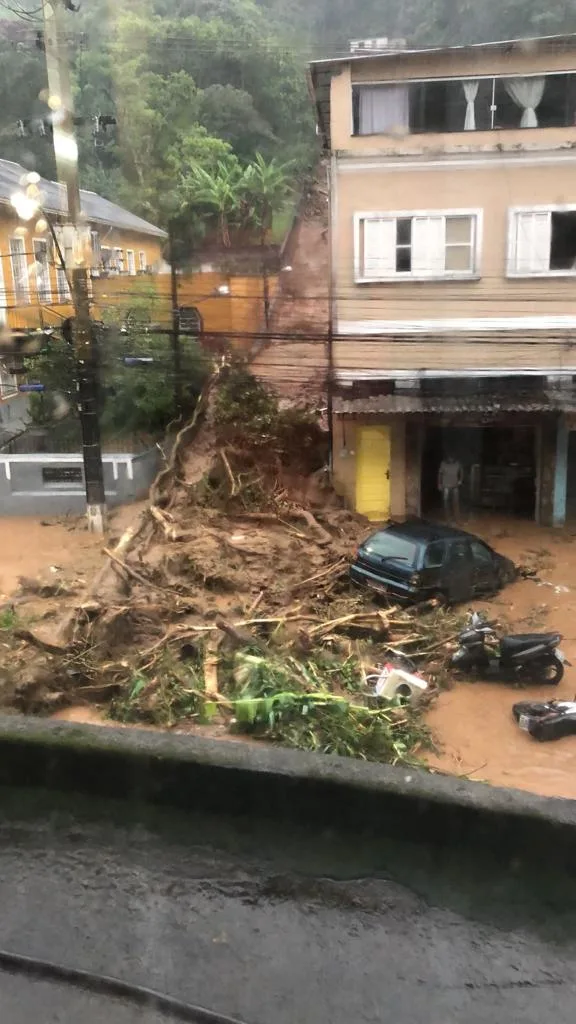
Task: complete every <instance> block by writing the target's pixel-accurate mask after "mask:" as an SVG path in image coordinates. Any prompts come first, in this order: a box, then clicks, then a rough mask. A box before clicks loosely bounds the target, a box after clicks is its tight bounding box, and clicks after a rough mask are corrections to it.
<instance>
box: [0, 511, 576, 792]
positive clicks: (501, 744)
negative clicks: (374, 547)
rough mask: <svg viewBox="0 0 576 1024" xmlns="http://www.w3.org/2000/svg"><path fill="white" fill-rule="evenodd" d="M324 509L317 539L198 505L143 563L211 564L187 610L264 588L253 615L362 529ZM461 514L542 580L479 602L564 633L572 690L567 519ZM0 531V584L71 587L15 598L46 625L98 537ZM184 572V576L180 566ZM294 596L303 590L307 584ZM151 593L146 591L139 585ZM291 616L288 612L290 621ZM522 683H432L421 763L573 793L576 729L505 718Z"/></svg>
mask: <svg viewBox="0 0 576 1024" xmlns="http://www.w3.org/2000/svg"><path fill="white" fill-rule="evenodd" d="M134 512H138V509H123V510H122V511H121V512H120V513H117V514H116V517H114V518H113V534H114V535H115V536H118V535H119V534H120V533H121V532H122V530H123V529H124V528H125V526H126V525H127V523H128V522H129V521H130V518H131V516H132V515H133V514H134ZM330 516H331V517H332V519H331V522H332V525H330V524H329V523H326V524H325V525H326V526H327V528H328V529H329V530H330V532H331V533H332V535H333V538H334V540H333V543H332V545H331V546H330V548H329V549H328V550H327V549H326V547H324V546H322V545H320V546H319V545H317V544H316V543H315V541H314V540H313V538H314V531H310V530H309V527H308V526H307V524H306V523H300V522H299V521H287V522H286V525H284V524H282V523H266V522H257V521H254V520H250V519H247V520H244V521H240V520H237V521H236V520H233V519H230V520H227V521H226V522H225V527H226V528H225V529H223V528H222V527H223V523H222V522H221V521H220V520H219V518H218V516H217V514H215V513H213V512H212V511H210V510H208V511H203V512H202V514H201V516H198V515H195V516H192V515H191V517H190V523H189V527H188V528H189V529H190V531H191V533H190V537H189V538H188V540H187V541H185V542H184V543H179V544H177V545H172V547H170V546H167V545H166V544H164V543H158V544H157V548H156V552H155V550H154V548H152V549H151V550H150V552H149V558H150V562H149V564H150V565H154V564H156V565H162V566H164V567H165V566H166V565H167V567H168V571H169V572H171V573H172V574H173V575H175V574H177V573H178V572H180V571H181V570H182V565H183V564H184V565H185V564H186V560H187V559H192V560H193V561H194V564H196V565H197V566H198V565H200V566H201V567H202V574H203V575H204V576H205V577H209V576H210V573H211V572H212V573H213V574H215V575H216V577H217V579H216V581H213V585H210V583H209V585H208V587H207V588H205V586H204V583H203V581H202V579H201V578H199V579H198V587H197V590H196V594H197V596H198V605H197V608H196V612H195V621H203V617H204V619H206V620H207V617H210V616H212V617H213V616H214V615H216V614H221V613H224V614H226V615H230V616H232V617H236V618H238V617H242V616H245V615H246V614H248V612H249V609H250V607H251V605H252V604H253V602H254V601H256V600H257V599H258V597H259V595H260V594H261V593H262V591H265V599H264V597H263V598H262V599H261V601H260V604H259V606H258V608H257V610H256V612H255V613H254V616H258V615H259V614H262V615H263V616H265V615H269V614H271V613H272V614H273V613H275V612H278V613H280V612H281V610H282V608H285V607H286V606H287V604H290V602H292V604H293V605H294V604H296V602H297V599H299V598H300V597H302V596H303V595H299V594H298V592H295V593H291V590H290V588H291V587H292V586H293V584H294V583H295V582H297V581H298V580H302V579H305V578H306V577H307V576H310V575H313V574H314V573H315V572H317V571H322V567H323V566H325V565H326V564H328V565H329V564H331V563H333V562H335V561H336V560H337V559H338V558H339V557H344V558H345V557H349V556H350V555H352V553H353V551H354V548H355V545H356V541H357V538H358V537H359V536H361V535H362V531H363V530H366V527H363V526H362V525H361V524H359V523H358V521H355V520H354V518H353V517H347V516H346V514H343V513H340V512H339V511H338V510H332V512H331V513H330V515H329V518H330ZM464 525H465V526H466V528H467V529H469V530H471V531H473V532H476V533H478V534H479V535H481V536H483V537H484V538H485V539H486V540H488V541H489V542H490V543H491V544H492V545H493V546H494V547H495V548H496V549H497V550H499V551H501V552H502V553H503V554H506V555H508V556H509V557H512V558H513V559H514V560H515V561H517V562H519V563H522V564H528V565H532V566H534V567H535V568H536V570H537V571H538V575H539V577H540V580H541V581H542V582H540V583H538V582H534V581H533V580H530V579H522V580H520V581H518V582H517V583H515V584H513V585H512V586H509V587H507V588H506V590H504V591H503V592H502V593H501V594H500V595H498V596H497V597H496V598H495V599H494V600H492V601H491V602H487V603H485V604H484V607H486V608H489V614H490V617H500V618H501V619H502V621H503V623H504V624H505V628H510V629H511V630H512V631H516V632H527V631H532V630H552V629H554V630H559V631H560V632H561V633H563V635H564V640H563V642H562V646H563V649H564V651H565V653H566V655H567V657H568V659H569V660H570V661H572V662H573V663H574V666H575V667H574V668H567V669H566V674H565V677H564V680H563V681H562V683H561V684H560V686H559V687H558V689H557V690H556V691H555V693H554V695H555V696H558V697H563V698H570V699H572V698H573V697H574V696H575V694H576V534H575V533H572V532H571V531H570V530H569V529H567V530H561V531H554V530H547V529H543V528H540V527H537V526H536V525H534V524H532V523H523V522H518V521H512V520H507V519H504V518H502V519H496V518H494V517H484V518H482V519H475V520H470V521H469V522H467V523H466V524H464ZM299 533H301V534H304V535H308V536H309V538H310V542H309V543H308V542H307V541H303V540H302V539H301V538H300V537H298V536H297V534H299ZM0 541H1V542H2V550H3V567H2V573H3V575H2V581H3V582H2V586H3V589H4V593H7V592H9V591H10V590H12V592H15V591H16V590H17V587H18V577H19V576H21V575H24V576H26V577H34V578H37V579H40V580H41V581H45V582H46V583H47V584H48V585H49V586H54V585H55V583H56V584H57V585H58V586H59V585H62V586H63V587H64V589H67V588H69V589H70V590H71V593H69V594H68V595H66V596H64V597H59V596H55V597H48V598H41V597H39V596H38V595H37V594H33V593H29V594H28V595H27V596H26V601H25V603H24V604H23V605H22V606H18V609H17V610H18V614H19V615H22V616H27V615H30V616H31V617H32V619H33V621H34V622H35V623H36V624H38V625H40V626H42V628H46V627H48V628H50V626H51V623H53V622H54V621H55V620H56V618H57V617H58V615H60V614H61V611H62V607H63V605H64V604H68V605H73V604H74V602H75V601H78V599H79V597H80V596H81V595H82V593H83V589H84V587H85V586H86V584H87V582H88V581H89V580H90V578H91V577H92V575H93V574H94V571H95V569H96V568H97V567H98V565H100V564H101V562H102V555H101V546H102V545H101V541H96V540H95V539H94V538H91V537H90V536H89V535H88V534H87V533H86V532H85V530H84V529H83V524H82V522H81V521H79V522H75V523H62V522H59V523H54V524H53V525H50V526H42V525H41V524H40V522H39V521H35V520H33V519H29V518H26V519H19V520H16V521H14V520H12V519H0ZM166 560H168V561H166ZM54 569H56V572H54ZM185 577H186V580H187V581H188V582H189V580H190V575H189V573H188V571H187V570H186V571H185ZM305 596H306V601H310V599H311V595H310V594H309V593H308V594H307V595H305ZM333 596H334V595H332V596H331V594H330V592H329V593H328V595H326V594H325V593H324V592H322V593H320V595H319V596H318V595H314V594H312V598H313V600H314V601H315V602H316V604H315V613H316V614H318V615H320V617H321V616H322V615H323V614H326V616H327V617H329V613H330V607H331V601H332V598H333ZM151 597H152V592H151V593H150V594H149V595H148V598H150V599H151ZM305 603H306V602H304V604H305ZM263 609H266V611H264V610H263ZM301 610H302V612H303V614H306V611H307V610H309V608H306V607H304V608H302V609H301ZM298 625H299V624H298V623H295V624H294V628H295V629H297V628H298ZM304 625H305V623H304ZM153 628H155V629H157V630H158V632H161V631H162V623H161V622H157V623H156V625H155V626H154V627H153ZM149 640H150V637H148V641H149ZM148 641H147V642H148ZM527 693H528V691H526V690H523V691H518V690H514V689H511V688H510V687H507V686H504V685H499V684H490V683H470V682H459V683H456V684H455V685H454V686H453V687H452V688H450V689H448V690H445V691H443V692H441V694H440V696H439V697H438V699H437V700H436V701H435V702H434V704H433V706H432V708H431V710H430V712H429V713H428V715H427V721H428V724H429V726H430V727H431V730H432V736H433V739H434V742H435V744H436V751H435V752H432V753H430V754H428V755H427V760H428V763H429V764H430V765H431V766H432V767H437V768H440V769H442V770H444V771H449V772H451V773H455V774H459V775H466V776H469V777H470V778H473V779H478V780H485V781H488V782H491V783H493V784H496V785H503V786H512V787H516V788H520V789H527V790H530V791H533V792H537V793H542V794H544V795H555V796H564V797H569V798H576V781H575V780H576V737H574V738H571V737H568V738H566V739H563V740H560V741H557V742H555V743H549V744H539V743H537V742H536V741H534V740H533V739H532V738H531V737H529V736H528V735H526V734H525V733H523V732H521V731H520V730H519V729H518V726H517V725H516V723H515V722H514V721H513V719H512V715H511V707H512V704H513V703H514V702H515V701H516V700H518V699H524V697H525V696H526V695H527ZM529 695H530V696H534V697H535V698H536V699H538V698H542V699H549V697H550V696H551V693H550V690H549V689H547V688H542V687H540V688H538V687H536V688H530V691H529ZM44 713H45V712H44ZM54 713H55V714H56V715H57V716H58V717H59V718H62V719H68V720H73V721H89V722H100V721H107V719H106V709H105V706H103V705H101V704H99V702H98V701H97V700H82V701H79V702H77V703H75V702H74V701H73V700H72V701H66V704H65V706H62V707H58V708H56V709H55V711H54ZM186 728H189V729H191V730H192V731H194V729H195V728H197V727H194V726H193V725H192V726H188V727H187V726H183V727H182V729H183V731H186ZM208 731H209V732H210V734H211V735H221V736H222V737H223V738H224V736H226V735H227V734H226V730H225V729H223V728H221V727H220V726H217V725H215V726H211V727H208Z"/></svg>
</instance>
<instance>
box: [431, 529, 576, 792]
mask: <svg viewBox="0 0 576 1024" xmlns="http://www.w3.org/2000/svg"><path fill="white" fill-rule="evenodd" d="M463 525H464V528H465V529H467V530H470V531H471V532H474V533H477V534H478V535H479V536H481V537H483V538H484V539H485V540H486V541H488V543H489V544H491V545H492V546H493V547H494V548H495V549H496V550H497V551H499V552H501V553H502V554H503V555H508V557H509V558H512V559H514V561H515V562H517V563H520V564H529V565H532V566H534V567H535V568H537V571H538V575H539V576H540V579H541V580H542V581H543V583H542V584H538V583H536V582H534V581H533V580H520V581H519V582H518V583H514V584H513V585H512V586H509V587H507V588H506V589H505V590H503V591H502V593H501V594H499V595H498V596H497V597H496V598H494V599H493V600H492V601H489V602H485V603H483V604H481V605H479V606H478V605H475V606H474V607H483V608H486V610H487V612H488V614H489V616H490V618H496V617H498V618H501V619H502V620H503V621H504V622H506V623H507V624H508V625H509V627H510V629H509V630H506V631H510V632H518V633H527V632H532V631H540V630H544V631H548V630H558V631H559V632H560V633H562V634H563V636H564V639H563V641H562V649H563V651H564V653H565V654H566V656H567V658H568V660H569V661H571V662H572V663H573V665H574V667H573V668H569V667H566V672H565V675H564V679H563V680H562V682H561V683H560V685H559V686H558V687H554V688H550V687H546V686H541V687H530V688H529V689H515V688H513V687H510V686H506V685H503V684H496V683H483V682H474V683H471V682H461V683H457V684H456V685H455V686H454V689H452V690H447V691H446V692H444V693H442V694H441V695H440V697H439V698H438V700H437V702H436V703H435V705H434V707H433V708H432V709H431V711H430V713H429V715H428V724H429V726H430V728H431V729H432V732H433V735H434V740H435V742H436V744H437V746H438V753H434V754H430V755H429V756H428V757H427V761H428V763H429V764H430V765H431V766H434V767H438V768H440V769H442V770H444V771H447V772H450V773H452V774H456V775H466V776H469V777H470V778H471V779H476V780H479V781H485V782H491V783H493V784H494V785H498V786H511V787H513V788H516V789H526V790H529V791H531V792H533V793H540V794H542V795H544V796H563V797H569V798H571V799H576V736H569V737H566V738H565V739H561V740H557V741H556V742H552V743H539V742H538V741H537V740H534V739H532V737H531V736H529V735H528V734H527V733H524V732H522V731H521V730H520V729H519V728H518V725H517V724H516V722H515V721H514V719H513V718H512V713H511V712H512V705H513V704H514V703H516V701H519V700H532V699H534V700H550V699H551V698H559V699H564V700H572V699H574V697H575V695H576V529H575V530H574V532H571V531H569V530H558V531H554V530H548V529H544V528H540V527H537V526H536V525H535V524H534V523H523V522H518V521H516V520H515V521H511V520H506V519H495V518H493V517H490V519H476V520H469V521H468V522H467V523H466V524H463ZM549 584H550V585H549Z"/></svg>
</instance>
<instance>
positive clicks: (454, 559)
mask: <svg viewBox="0 0 576 1024" xmlns="http://www.w3.org/2000/svg"><path fill="white" fill-rule="evenodd" d="M473 585H474V567H473V562H472V553H471V551H470V543H469V541H467V540H453V541H449V544H448V556H447V559H446V563H445V586H444V589H445V591H446V594H447V596H448V600H449V601H450V602H451V603H456V602H457V601H466V600H467V599H468V598H469V597H471V596H472V593H473Z"/></svg>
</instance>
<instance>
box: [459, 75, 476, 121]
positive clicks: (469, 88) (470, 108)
mask: <svg viewBox="0 0 576 1024" xmlns="http://www.w3.org/2000/svg"><path fill="white" fill-rule="evenodd" d="M479 86H480V82H479V81H478V79H470V81H468V82H462V88H463V89H464V96H465V97H466V118H465V120H464V131H465V132H474V131H476V109H475V106H474V104H475V103H476V97H477V95H478V89H479Z"/></svg>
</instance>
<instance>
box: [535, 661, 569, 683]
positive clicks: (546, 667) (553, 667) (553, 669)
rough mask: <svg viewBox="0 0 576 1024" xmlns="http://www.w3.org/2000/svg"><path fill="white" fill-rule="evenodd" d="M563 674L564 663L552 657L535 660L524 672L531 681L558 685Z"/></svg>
mask: <svg viewBox="0 0 576 1024" xmlns="http://www.w3.org/2000/svg"><path fill="white" fill-rule="evenodd" d="M563 676H564V665H563V664H562V662H561V661H559V659H558V658H554V657H552V658H546V659H545V660H542V661H539V662H536V663H535V664H533V665H532V666H531V668H530V669H528V671H527V672H526V677H527V678H528V679H530V680H531V681H532V682H533V683H546V684H547V685H548V686H558V683H559V682H560V680H561V679H562V678H563Z"/></svg>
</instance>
